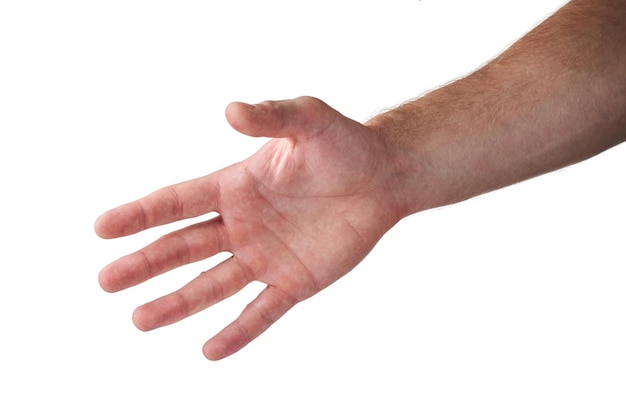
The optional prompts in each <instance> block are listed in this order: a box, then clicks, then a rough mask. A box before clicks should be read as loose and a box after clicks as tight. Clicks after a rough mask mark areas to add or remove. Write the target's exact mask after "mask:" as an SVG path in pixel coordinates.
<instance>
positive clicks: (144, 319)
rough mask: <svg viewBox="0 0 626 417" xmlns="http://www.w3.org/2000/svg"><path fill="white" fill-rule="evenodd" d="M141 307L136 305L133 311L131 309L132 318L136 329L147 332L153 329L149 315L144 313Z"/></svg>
mask: <svg viewBox="0 0 626 417" xmlns="http://www.w3.org/2000/svg"><path fill="white" fill-rule="evenodd" d="M142 307H143V306H142ZM142 307H137V308H136V309H135V311H133V315H132V320H133V324H134V325H135V327H136V328H137V329H139V330H141V331H142V332H148V331H150V330H153V329H154V326H153V325H152V324H151V323H150V320H149V316H148V315H146V314H145V311H144V309H143V308H142Z"/></svg>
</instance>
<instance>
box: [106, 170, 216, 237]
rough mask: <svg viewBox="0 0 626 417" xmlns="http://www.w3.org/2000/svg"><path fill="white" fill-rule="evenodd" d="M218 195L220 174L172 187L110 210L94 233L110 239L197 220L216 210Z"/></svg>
mask: <svg viewBox="0 0 626 417" xmlns="http://www.w3.org/2000/svg"><path fill="white" fill-rule="evenodd" d="M218 196H219V184H218V176H217V173H214V174H211V175H207V176H205V177H201V178H196V179H194V180H190V181H185V182H182V183H179V184H175V185H170V186H168V187H165V188H162V189H160V190H158V191H155V192H153V193H151V194H149V195H147V196H146V197H144V198H141V199H139V200H136V201H133V202H132V203H127V204H124V205H122V206H119V207H117V208H114V209H112V210H109V211H107V212H106V213H104V214H103V215H101V216H100V217H98V219H97V220H96V224H95V231H96V234H97V235H98V236H100V237H102V238H105V239H110V238H115V237H122V236H128V235H131V234H133V233H137V232H140V231H142V230H145V229H149V228H151V227H154V226H160V225H163V224H167V223H171V222H174V221H177V220H182V219H188V218H190V217H196V216H199V215H202V214H205V213H208V212H210V211H215V210H217V201H218Z"/></svg>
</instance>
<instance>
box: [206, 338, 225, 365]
mask: <svg viewBox="0 0 626 417" xmlns="http://www.w3.org/2000/svg"><path fill="white" fill-rule="evenodd" d="M211 342H212V341H211V340H209V341H208V342H206V343H205V344H204V346H203V347H202V354H203V355H204V357H205V358H207V359H208V360H210V361H214V362H215V361H219V360H221V359H224V358H226V357H227V356H230V353H225V352H224V350H223V349H220V348H218V347H216V346H215V344H214V343H211Z"/></svg>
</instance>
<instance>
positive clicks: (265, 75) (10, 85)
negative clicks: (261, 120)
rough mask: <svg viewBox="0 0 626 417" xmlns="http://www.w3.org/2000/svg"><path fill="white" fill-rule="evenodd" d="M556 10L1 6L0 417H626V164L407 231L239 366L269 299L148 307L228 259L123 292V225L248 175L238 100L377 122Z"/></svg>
mask: <svg viewBox="0 0 626 417" xmlns="http://www.w3.org/2000/svg"><path fill="white" fill-rule="evenodd" d="M561 3H562V2H561V1H557V0H551V1H547V0H540V1H539V0H537V1H507V2H502V1H487V0H475V1H452V0H447V1H446V0H437V1H435V0H422V1H421V2H418V1H360V2H341V1H336V0H333V1H320V0H318V1H315V2H308V3H305V2H288V1H264V2H258V1H253V0H245V1H222V2H208V1H177V2H174V1H170V2H166V1H133V0H130V1H128V0H125V1H106V2H104V1H102V2H96V1H27V0H24V1H11V0H7V1H3V2H2V3H0V174H1V176H0V190H1V192H2V194H1V196H2V197H1V198H2V204H1V205H0V210H1V212H0V213H1V216H0V233H1V234H0V239H1V242H2V255H1V264H0V273H1V276H0V300H1V301H0V320H1V321H0V340H1V342H0V382H1V383H2V386H1V388H0V389H1V391H0V415H6V416H26V415H28V416H32V415H72V416H73V415H76V416H78V415H80V416H98V415H103V416H104V415H106V416H110V415H117V416H130V415H137V416H144V415H165V414H166V413H169V414H171V415H177V416H201V415H220V416H242V415H261V416H270V415H272V416H294V415H297V416H308V415H311V416H321V415H328V416H344V415H364V413H367V415H393V416H409V415H426V416H459V415H480V416H483V417H484V416H528V415H534V416H555V415H563V416H564V415H568V416H572V415H576V416H578V415H580V416H582V415H602V416H617V415H620V416H623V415H624V414H625V413H626V397H625V396H624V394H625V393H626V356H625V355H624V352H626V330H625V328H626V326H625V325H626V303H625V302H624V300H625V298H626V282H625V280H624V278H625V275H626V265H625V262H624V249H625V248H626V242H625V239H624V236H625V234H626V222H625V221H624V213H625V212H626V203H625V202H624V199H623V190H624V186H625V184H626V182H625V179H626V148H625V147H624V146H619V147H617V148H615V149H613V150H611V151H609V152H606V153H604V154H602V155H600V156H598V157H596V158H593V159H591V160H590V161H587V162H584V163H581V164H579V165H576V166H574V167H570V168H567V169H564V170H561V171H558V172H556V173H552V174H548V175H545V176H543V177H540V178H537V179H534V180H530V181H527V182H524V183H522V184H519V185H516V186H513V187H510V188H507V189H504V190H501V191H498V192H495V193H491V194H488V195H485V196H482V197H479V198H476V199H473V200H470V201H467V202H464V203H461V204H458V205H455V206H452V207H446V208H442V209H438V210H432V211H429V212H425V213H421V214H418V215H415V216H412V217H411V218H408V219H405V220H404V221H402V222H401V223H400V224H399V225H398V226H396V228H394V229H393V230H392V231H390V232H389V233H388V234H387V235H386V236H385V237H384V238H383V240H382V241H381V242H380V244H379V245H378V246H377V247H376V248H375V250H374V251H373V252H372V253H371V255H370V256H369V257H368V258H367V259H366V260H365V261H364V262H363V263H362V264H361V265H359V267H357V268H356V269H355V270H354V271H353V272H351V273H350V274H349V275H348V276H347V277H345V278H343V279H341V280H340V281H338V282H337V283H336V284H335V285H333V286H331V287H330V288H328V289H327V290H325V291H324V292H322V293H321V294H319V295H317V296H316V297H314V298H312V299H310V300H308V301H306V302H304V303H302V304H300V305H298V306H297V307H296V308H294V309H293V310H292V311H291V312H290V313H288V314H287V315H286V316H285V317H284V318H283V319H281V320H280V321H279V322H278V323H277V324H276V325H275V326H273V327H272V328H271V329H270V330H269V331H267V332H266V333H265V334H264V335H262V336H261V337H260V338H259V339H258V340H256V341H254V342H253V343H252V344H251V345H249V346H248V347H247V348H245V349H244V350H242V351H241V352H239V353H237V354H236V355H234V356H232V357H230V358H228V359H226V360H223V361H221V362H217V363H215V362H209V361H207V360H205V359H204V357H203V356H202V354H201V346H202V344H203V343H204V341H205V340H206V339H208V338H209V337H210V336H212V335H213V334H215V333H216V332H217V331H218V330H219V329H220V328H222V327H223V326H224V325H225V324H227V323H228V322H230V321H231V320H232V319H234V318H235V316H236V315H237V314H238V312H239V311H240V310H241V309H242V308H243V306H245V304H246V303H247V302H249V301H250V300H251V299H252V298H253V297H254V296H255V294H256V292H258V291H259V289H260V288H259V286H255V285H252V286H250V287H249V288H247V289H246V290H244V291H243V292H242V293H240V294H239V295H237V296H235V297H233V298H231V299H229V300H228V301H226V302H224V303H222V304H220V305H218V306H215V307H213V308H211V309H209V310H207V311H205V312H203V313H201V314H198V315H196V316H194V317H192V318H190V319H188V320H185V321H183V322H181V323H179V324H176V325H173V326H170V327H168V328H164V329H160V330H157V331H154V332H150V333H142V332H140V331H138V330H136V329H135V328H134V327H133V325H132V323H131V320H130V316H131V313H132V310H133V309H134V308H135V307H136V306H137V305H139V304H142V303H144V302H146V301H149V300H151V299H153V298H155V297H157V296H159V295H162V294H164V293H166V292H168V291H171V290H174V289H176V288H178V287H179V286H181V285H183V283H185V282H186V281H187V280H189V279H190V278H193V277H195V275H196V274H197V273H199V272H200V271H202V270H205V269H208V267H209V266H210V265H211V264H212V263H214V262H215V261H207V262H203V263H200V264H195V265H191V266H187V267H184V268H181V269H180V270H177V271H175V272H171V273H169V274H166V275H164V276H162V277H159V278H157V279H155V280H153V281H152V282H149V283H145V284H143V285H141V286H138V287H136V288H133V289H130V290H127V291H124V292H121V293H117V294H107V293H105V292H103V291H102V290H101V289H100V288H99V286H98V283H97V273H98V271H99V269H100V268H101V267H102V266H104V265H105V264H106V263H108V262H110V261H112V260H114V259H116V258H117V257H119V256H121V255H123V254H126V253H128V252H130V251H131V250H135V249H137V248H139V247H140V246H142V245H145V244H147V243H148V242H150V241H151V240H153V239H154V238H156V237H158V236H160V235H161V234H162V233H163V232H165V231H167V230H171V228H167V227H164V228H161V229H159V230H156V231H151V232H147V233H144V234H140V235H137V236H133V237H129V238H125V239H122V240H119V241H103V240H100V239H98V238H97V237H96V236H95V234H94V233H93V222H94V220H95V219H96V217H97V216H98V215H99V214H100V213H101V212H103V211H105V210H107V209H109V208H111V207H113V206H116V205H118V204H121V203H124V202H127V201H129V200H133V199H135V198H138V197H141V196H143V195H144V194H146V193H148V192H150V191H153V190H154V189H156V188H160V187H161V186H164V185H167V184H170V183H174V182H178V181H182V180H185V179H189V178H193V177H197V176H200V175H204V174H206V173H209V172H212V171H214V170H216V169H218V168H221V167H223V166H225V165H228V164H230V163H232V162H235V161H238V160H240V159H243V158H245V157H247V156H248V155H249V154H251V153H252V152H254V151H255V150H256V149H257V148H258V147H259V146H260V145H261V143H262V142H263V140H262V139H251V138H247V137H243V136H241V135H239V134H237V133H236V132H234V131H232V130H231V129H230V128H229V126H228V125H227V123H226V121H225V119H224V116H223V109H224V107H225V106H226V105H227V104H228V103H229V102H230V101H235V100H242V101H249V102H257V101H261V100H265V99H281V98H292V97H296V96H299V95H305V94H306V95H314V96H318V97H320V98H322V99H324V100H325V101H326V102H328V103H329V104H330V105H332V106H333V107H335V108H337V109H338V110H339V111H341V112H343V113H344V114H345V115H347V116H349V117H352V118H354V119H356V120H359V121H365V120H367V119H368V118H369V117H371V116H373V115H375V114H376V113H378V112H380V111H381V110H383V109H385V108H387V107H389V106H393V105H394V104H397V103H399V102H402V101H404V100H407V99H410V98H412V97H415V96H418V95H420V94H422V93H423V92H425V91H427V90H430V89H432V88H435V87H437V86H439V85H441V84H444V83H446V82H448V81H450V80H452V79H454V78H456V77H459V76H461V75H463V74H466V73H468V72H469V71H471V70H473V69H475V68H476V67H478V66H480V65H481V64H482V63H484V62H485V61H486V60H488V59H490V58H492V57H493V56H495V55H496V54H498V53H499V52H500V51H502V50H503V49H504V48H505V47H506V46H507V45H509V44H510V43H511V42H513V41H514V40H516V39H518V38H519V37H520V36H522V35H523V34H524V33H525V32H527V31H528V30H530V29H531V28H532V27H533V26H535V25H536V24H537V23H538V22H540V21H541V20H543V18H545V17H546V16H547V15H549V14H550V13H551V12H553V11H554V10H555V9H557V8H558V7H559V6H560V5H561Z"/></svg>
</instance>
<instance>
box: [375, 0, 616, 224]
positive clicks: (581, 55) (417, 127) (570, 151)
mask: <svg viewBox="0 0 626 417" xmlns="http://www.w3.org/2000/svg"><path fill="white" fill-rule="evenodd" d="M367 125H368V126H370V127H371V128H372V129H374V130H375V131H376V133H377V134H378V136H379V137H380V138H381V139H382V141H383V142H384V143H385V144H386V145H387V147H388V149H389V150H390V152H391V153H392V154H394V156H395V160H396V161H397V162H398V164H397V167H396V175H397V177H398V181H399V182H400V184H402V187H403V188H404V190H403V191H404V193H403V194H404V195H405V196H406V197H405V199H404V200H403V204H404V205H405V207H403V210H404V212H405V213H406V214H410V213H412V212H416V211H420V210H423V209H427V208H432V207H437V206H441V205H445V204H451V203H455V202H458V201H461V200H464V199H467V198H470V197H473V196H476V195H478V194H481V193H485V192H488V191H491V190H494V189H497V188H501V187H504V186H507V185H510V184H513V183H516V182H519V181H521V180H524V179H527V178H531V177H533V176H536V175H540V174H542V173H545V172H548V171H552V170H554V169H558V168H560V167H563V166H566V165H569V164H572V163H576V162H579V161H581V160H583V159H586V158H589V157H591V156H593V155H595V154H597V153H599V152H602V151H603V150H605V149H608V148H610V147H612V146H614V145H616V144H618V143H620V142H622V141H624V140H625V139H626V1H620V0H615V1H609V0H596V1H593V0H579V1H576V0H574V1H571V2H570V3H568V4H567V5H565V6H564V7H563V8H562V9H561V10H559V11H558V12H557V13H555V14H554V15H553V16H551V17H550V18H548V19H547V20H546V21H545V22H543V23H542V24H541V25H539V26H538V27H537V28H535V29H534V30H533V31H531V32H530V33H529V34H527V35H526V36H525V37H523V38H522V39H520V40H519V41H518V42H516V43H515V44H514V45H513V46H511V48H509V49H508V50H507V51H505V52H504V53H503V54H502V55H500V56H499V57H497V58H496V59H495V60H493V61H492V62H490V63H488V64H487V65H485V66H484V67H483V68H481V69H479V70H478V71H476V72H475V73H473V74H471V75H469V76H468V77H465V78H463V79H461V80H458V81H456V82H454V83H451V84H449V85H447V86H445V87H442V88H440V89H438V90H435V91H433V92H431V93H429V94H427V95H425V96H423V97H421V98H419V99H417V100H414V101H412V102H409V103H407V104H404V105H402V106H400V107H398V108H396V109H393V110H391V111H389V112H387V113H384V114H382V115H380V116H377V117H375V118H374V119H372V120H370V121H369V122H368V123H367Z"/></svg>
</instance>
